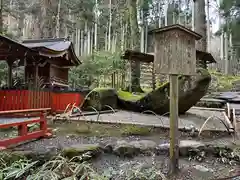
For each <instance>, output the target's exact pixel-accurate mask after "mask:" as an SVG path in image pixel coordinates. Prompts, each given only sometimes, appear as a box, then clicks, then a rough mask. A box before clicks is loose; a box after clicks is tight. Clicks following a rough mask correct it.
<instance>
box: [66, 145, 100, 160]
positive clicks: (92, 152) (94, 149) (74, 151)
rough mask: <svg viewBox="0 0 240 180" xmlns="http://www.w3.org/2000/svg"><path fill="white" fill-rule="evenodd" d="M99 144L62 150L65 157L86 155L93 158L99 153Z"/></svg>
mask: <svg viewBox="0 0 240 180" xmlns="http://www.w3.org/2000/svg"><path fill="white" fill-rule="evenodd" d="M101 150H102V149H101V147H100V145H99V144H75V145H72V146H69V147H66V148H64V149H63V150H62V154H63V155H64V156H65V157H68V158H73V157H75V156H80V155H82V154H85V153H88V155H89V157H95V156H97V155H98V154H99V153H100V152H101Z"/></svg>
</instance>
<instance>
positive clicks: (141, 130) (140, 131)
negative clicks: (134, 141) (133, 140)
mask: <svg viewBox="0 0 240 180" xmlns="http://www.w3.org/2000/svg"><path fill="white" fill-rule="evenodd" d="M151 132H152V129H151V128H149V127H139V126H135V125H127V126H125V127H122V128H121V134H122V135H123V136H147V135H149V134H151Z"/></svg>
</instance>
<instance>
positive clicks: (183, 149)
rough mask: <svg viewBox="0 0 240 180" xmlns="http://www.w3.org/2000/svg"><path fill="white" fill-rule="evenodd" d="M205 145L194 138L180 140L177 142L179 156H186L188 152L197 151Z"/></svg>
mask: <svg viewBox="0 0 240 180" xmlns="http://www.w3.org/2000/svg"><path fill="white" fill-rule="evenodd" d="M204 146H205V145H204V144H203V143H201V142H198V141H194V140H182V141H180V143H179V153H180V155H181V156H188V155H189V152H191V153H193V152H195V151H196V152H199V150H201V149H203V147H204Z"/></svg>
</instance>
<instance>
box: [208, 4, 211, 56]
mask: <svg viewBox="0 0 240 180" xmlns="http://www.w3.org/2000/svg"><path fill="white" fill-rule="evenodd" d="M209 3H210V2H209V0H207V51H208V52H210V47H211V31H210V13H209V8H210V4H209Z"/></svg>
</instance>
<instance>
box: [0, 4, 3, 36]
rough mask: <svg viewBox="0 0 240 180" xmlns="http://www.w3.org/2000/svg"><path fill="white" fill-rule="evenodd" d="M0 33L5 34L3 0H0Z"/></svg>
mask: <svg viewBox="0 0 240 180" xmlns="http://www.w3.org/2000/svg"><path fill="white" fill-rule="evenodd" d="M0 33H1V34H2V33H3V0H0Z"/></svg>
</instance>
